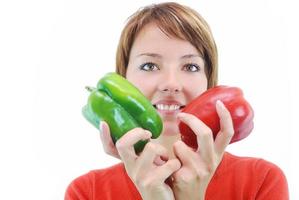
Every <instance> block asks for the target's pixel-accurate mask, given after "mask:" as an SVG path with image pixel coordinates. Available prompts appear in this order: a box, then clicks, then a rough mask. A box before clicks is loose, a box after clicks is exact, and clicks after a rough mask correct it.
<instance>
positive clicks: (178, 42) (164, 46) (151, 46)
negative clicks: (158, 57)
mask: <svg viewBox="0 0 299 200" xmlns="http://www.w3.org/2000/svg"><path fill="white" fill-rule="evenodd" d="M137 53H160V54H169V53H176V54H179V55H182V54H199V52H198V51H197V49H196V48H195V47H194V46H193V45H192V44H191V43H190V42H189V41H187V40H183V39H180V38H178V37H174V36H170V35H169V34H166V33H165V32H164V31H163V30H162V29H161V28H159V27H158V26H157V25H156V24H155V23H149V24H147V25H145V26H144V27H143V28H142V29H141V30H140V31H139V33H138V34H137V36H136V38H135V40H134V43H133V46H132V49H131V54H133V55H135V54H137Z"/></svg>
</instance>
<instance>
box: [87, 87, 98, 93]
mask: <svg viewBox="0 0 299 200" xmlns="http://www.w3.org/2000/svg"><path fill="white" fill-rule="evenodd" d="M85 89H86V90H87V91H88V92H92V91H93V90H95V89H96V88H94V87H90V86H85Z"/></svg>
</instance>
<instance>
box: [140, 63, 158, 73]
mask: <svg viewBox="0 0 299 200" xmlns="http://www.w3.org/2000/svg"><path fill="white" fill-rule="evenodd" d="M139 68H140V69H141V70H144V71H156V70H159V68H158V67H157V65H156V64H154V63H152V62H146V63H144V64H142V65H140V67H139Z"/></svg>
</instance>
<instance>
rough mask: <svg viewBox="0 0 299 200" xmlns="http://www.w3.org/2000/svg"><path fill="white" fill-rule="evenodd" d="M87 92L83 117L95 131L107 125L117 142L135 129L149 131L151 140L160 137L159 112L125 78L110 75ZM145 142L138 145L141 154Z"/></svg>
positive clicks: (160, 123)
mask: <svg viewBox="0 0 299 200" xmlns="http://www.w3.org/2000/svg"><path fill="white" fill-rule="evenodd" d="M88 89H89V90H90V91H91V93H90V95H89V98H88V102H87V105H85V106H84V107H83V109H82V113H83V116H84V117H85V118H86V119H87V120H88V121H89V122H90V123H91V124H93V125H94V126H95V127H96V128H99V123H100V121H105V122H107V123H108V125H109V128H110V132H111V136H112V140H113V142H114V143H115V142H116V141H117V140H118V139H119V138H120V137H122V136H123V135H124V134H125V133H126V132H128V131H129V130H131V129H133V128H136V127H142V128H144V129H146V130H149V131H150V132H151V133H152V138H157V137H158V136H159V135H160V134H161V132H162V129H163V123H162V119H161V117H160V116H159V114H158V113H157V111H156V109H155V108H154V107H153V106H152V104H151V102H150V101H149V100H148V99H147V98H146V97H145V96H144V95H143V94H142V93H141V92H140V91H139V90H138V89H137V88H136V87H135V86H133V85H132V84H131V83H130V82H129V81H127V80H126V79H125V78H123V77H122V76H120V75H118V74H116V73H113V72H111V73H108V74H106V75H105V76H104V77H103V78H101V79H100V80H99V82H98V84H97V88H90V87H88ZM146 142H147V141H139V142H138V143H136V144H135V146H134V147H135V151H136V152H140V151H142V149H143V148H144V145H145V144H146Z"/></svg>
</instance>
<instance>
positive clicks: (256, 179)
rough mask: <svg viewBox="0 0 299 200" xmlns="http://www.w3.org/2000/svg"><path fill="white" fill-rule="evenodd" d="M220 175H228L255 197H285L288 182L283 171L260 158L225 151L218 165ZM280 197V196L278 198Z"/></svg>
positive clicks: (286, 195)
mask: <svg viewBox="0 0 299 200" xmlns="http://www.w3.org/2000/svg"><path fill="white" fill-rule="evenodd" d="M219 168H220V169H219V171H220V174H222V175H223V176H222V177H229V178H230V179H231V180H232V181H233V182H235V183H238V184H240V186H241V185H242V186H243V187H244V189H245V188H246V190H247V191H248V190H250V191H252V193H253V194H254V193H255V195H256V196H255V197H256V198H257V197H259V198H261V199H267V196H268V197H269V195H270V196H271V197H272V196H273V195H274V196H275V195H276V197H275V198H274V196H273V198H274V199H287V197H288V184H287V180H286V177H285V174H284V172H283V171H282V169H281V168H280V167H278V166H277V165H276V164H274V163H272V162H269V161H267V160H264V159H261V158H254V157H240V156H236V155H233V154H230V153H225V155H224V157H223V160H222V163H221V164H220V166H219ZM220 176H221V175H220ZM278 197H280V198H278Z"/></svg>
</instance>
